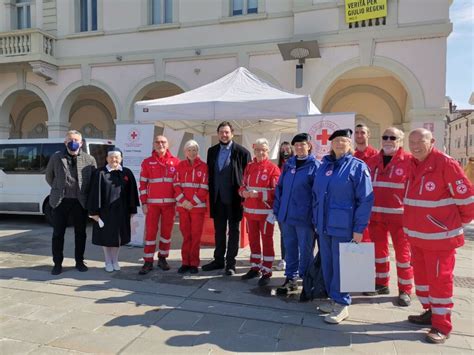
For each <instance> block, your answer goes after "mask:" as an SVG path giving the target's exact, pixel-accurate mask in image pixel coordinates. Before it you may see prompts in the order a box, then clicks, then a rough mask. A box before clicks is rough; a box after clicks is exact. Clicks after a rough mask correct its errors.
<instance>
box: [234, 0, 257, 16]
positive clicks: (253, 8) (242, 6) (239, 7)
mask: <svg viewBox="0 0 474 355" xmlns="http://www.w3.org/2000/svg"><path fill="white" fill-rule="evenodd" d="M231 1H232V16H239V15H247V14H256V13H257V12H258V0H231Z"/></svg>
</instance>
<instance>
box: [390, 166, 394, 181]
mask: <svg viewBox="0 0 474 355" xmlns="http://www.w3.org/2000/svg"><path fill="white" fill-rule="evenodd" d="M394 168H395V166H394V165H392V168H391V169H390V175H389V178H392V174H393V169H394Z"/></svg>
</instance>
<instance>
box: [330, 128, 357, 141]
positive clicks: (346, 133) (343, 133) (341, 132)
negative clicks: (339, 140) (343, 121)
mask: <svg viewBox="0 0 474 355" xmlns="http://www.w3.org/2000/svg"><path fill="white" fill-rule="evenodd" d="M336 137H347V138H352V129H350V128H345V129H338V130H337V131H334V132H332V134H331V136H330V137H329V140H330V141H332V140H333V139H334V138H336Z"/></svg>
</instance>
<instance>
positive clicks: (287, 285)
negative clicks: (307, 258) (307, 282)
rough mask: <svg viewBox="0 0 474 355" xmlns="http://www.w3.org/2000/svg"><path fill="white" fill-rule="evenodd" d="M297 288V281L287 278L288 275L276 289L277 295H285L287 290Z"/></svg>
mask: <svg viewBox="0 0 474 355" xmlns="http://www.w3.org/2000/svg"><path fill="white" fill-rule="evenodd" d="M297 290H298V282H297V281H296V278H295V279H289V278H288V277H287V278H286V279H285V282H284V283H283V285H281V286H280V287H278V288H277V289H276V294H277V295H287V294H288V292H291V291H297Z"/></svg>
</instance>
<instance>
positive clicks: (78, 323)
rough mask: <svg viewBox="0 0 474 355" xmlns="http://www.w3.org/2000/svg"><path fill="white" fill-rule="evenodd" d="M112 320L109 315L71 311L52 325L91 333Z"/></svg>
mask: <svg viewBox="0 0 474 355" xmlns="http://www.w3.org/2000/svg"><path fill="white" fill-rule="evenodd" d="M114 318H115V317H114V316H111V315H104V314H95V313H90V312H82V311H78V310H73V311H70V312H68V313H67V314H65V315H64V316H62V317H61V318H59V319H58V320H56V321H55V322H54V324H57V325H62V326H63V327H65V328H68V329H81V330H88V331H93V330H94V329H96V328H99V327H100V326H102V325H104V324H105V323H107V322H109V321H111V320H113V319H114Z"/></svg>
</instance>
